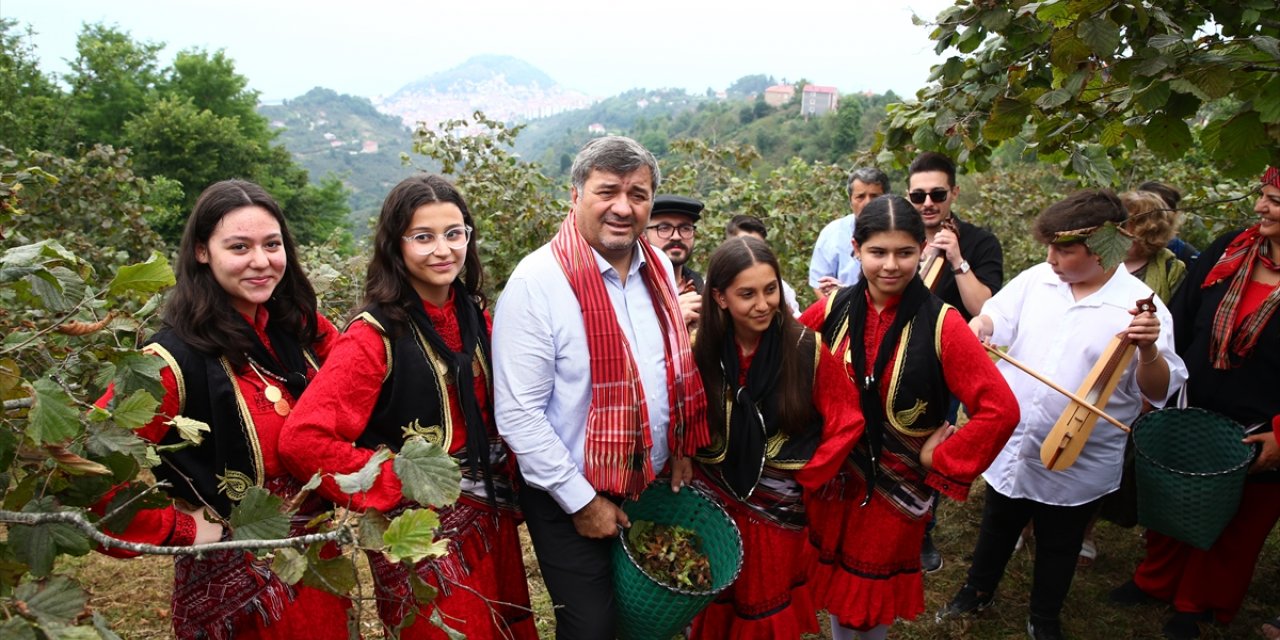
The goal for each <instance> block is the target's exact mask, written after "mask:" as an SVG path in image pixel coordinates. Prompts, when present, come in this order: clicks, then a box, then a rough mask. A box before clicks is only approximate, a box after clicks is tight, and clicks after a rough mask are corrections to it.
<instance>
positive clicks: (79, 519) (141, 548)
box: [0, 509, 355, 556]
mask: <svg viewBox="0 0 1280 640" xmlns="http://www.w3.org/2000/svg"><path fill="white" fill-rule="evenodd" d="M0 522H3V523H6V524H25V525H41V524H53V523H63V524H69V525H71V526H74V527H75V528H77V529H79V530H80V531H82V532H83V533H84V534H85V535H87V536H88V537H89V538H90V539H92V540H93V541H94V542H97V543H98V544H100V545H102V546H103V547H106V548H117V549H124V550H125V551H132V552H134V553H142V554H147V555H157V556H181V555H200V554H203V553H209V552H212V551H226V550H236V549H238V550H243V551H252V550H256V549H285V548H291V547H292V548H302V547H306V546H307V545H310V544H313V543H316V542H336V543H338V544H342V545H347V544H351V543H353V542H354V541H355V532H354V531H352V530H351V528H350V527H338V528H336V529H334V530H333V531H329V532H326V533H312V534H307V535H305V536H297V537H294V538H282V539H279V540H232V541H228V542H211V543H208V544H193V545H188V546H182V547H162V546H158V545H154V544H143V543H139V542H125V541H124V540H118V539H116V538H113V537H111V536H109V535H107V534H105V533H103V532H102V531H99V530H98V528H97V527H96V526H94V524H93V523H92V522H90V521H89V520H88V519H87V518H85V517H84V514H83V513H80V512H78V511H56V512H53V513H21V512H17V511H6V510H3V509H0Z"/></svg>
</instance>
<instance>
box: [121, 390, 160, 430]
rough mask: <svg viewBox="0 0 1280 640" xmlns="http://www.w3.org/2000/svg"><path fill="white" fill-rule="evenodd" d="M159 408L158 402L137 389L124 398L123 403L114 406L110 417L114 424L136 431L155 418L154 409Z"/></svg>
mask: <svg viewBox="0 0 1280 640" xmlns="http://www.w3.org/2000/svg"><path fill="white" fill-rule="evenodd" d="M159 406H160V401H159V400H156V399H155V397H153V396H152V395H151V394H149V393H147V392H146V391H143V390H141V389H139V390H137V391H134V392H133V395H131V396H129V397H128V398H125V399H124V401H123V402H120V403H118V404H116V408H115V411H113V412H112V414H111V417H112V418H114V419H115V421H116V424H118V425H120V426H122V427H124V428H126V429H137V428H139V427H142V426H144V425H146V424H147V423H149V422H151V419H152V418H154V417H156V408H157V407H159Z"/></svg>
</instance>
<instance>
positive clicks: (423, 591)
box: [409, 571, 440, 605]
mask: <svg viewBox="0 0 1280 640" xmlns="http://www.w3.org/2000/svg"><path fill="white" fill-rule="evenodd" d="M409 589H410V590H411V591H412V592H413V599H414V601H416V602H417V603H418V604H419V605H424V604H431V601H433V600H435V599H436V596H437V595H439V593H440V591H439V590H438V589H436V588H435V587H433V586H431V585H430V584H428V583H427V581H426V580H423V579H422V578H421V577H420V576H419V575H418V572H417V571H411V572H409Z"/></svg>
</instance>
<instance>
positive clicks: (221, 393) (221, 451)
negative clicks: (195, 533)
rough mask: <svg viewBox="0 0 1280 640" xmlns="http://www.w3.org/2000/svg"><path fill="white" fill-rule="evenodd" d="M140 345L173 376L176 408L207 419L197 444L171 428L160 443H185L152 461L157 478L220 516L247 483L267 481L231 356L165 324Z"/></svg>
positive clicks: (310, 360) (312, 358)
mask: <svg viewBox="0 0 1280 640" xmlns="http://www.w3.org/2000/svg"><path fill="white" fill-rule="evenodd" d="M143 351H146V352H148V353H152V354H155V355H157V356H160V357H161V358H163V359H164V360H165V362H166V363H167V364H168V365H169V368H170V370H171V371H172V372H173V375H174V378H175V380H176V381H177V387H178V414H179V415H181V416H184V417H187V418H191V419H193V420H199V421H201V422H204V423H206V424H208V425H209V433H208V434H207V435H206V436H205V437H204V440H203V441H202V442H201V444H198V445H191V444H189V443H187V442H186V441H184V440H183V439H182V437H181V435H180V434H179V432H178V430H177V429H169V431H168V432H167V433H166V434H165V436H164V438H163V439H161V441H160V444H161V445H176V444H187V446H186V447H185V448H183V449H179V450H176V451H168V452H165V453H164V454H163V455H162V456H161V458H162V460H163V463H162V464H160V465H159V466H157V467H155V469H154V470H153V472H154V473H155V476H156V479H158V480H165V481H167V482H169V484H171V485H172V486H171V487H170V488H169V489H168V490H167V493H168V494H169V495H170V496H171V497H174V498H178V499H181V500H185V501H186V502H187V503H189V504H190V505H191V506H199V505H201V504H205V503H207V504H208V505H209V506H211V507H213V509H214V510H215V511H217V513H218V514H219V515H221V516H223V517H228V516H229V515H230V514H231V507H232V506H233V503H234V502H237V501H239V500H240V499H242V498H243V497H244V496H245V492H246V491H248V489H249V487H255V486H256V487H261V486H263V483H264V482H265V481H266V478H265V477H264V476H265V472H264V470H263V460H262V447H261V445H260V444H259V442H258V430H257V427H256V426H255V425H254V423H253V416H252V414H250V412H249V406H248V403H247V402H246V401H245V398H244V395H243V394H242V393H241V390H240V385H239V383H238V382H237V380H236V375H235V371H234V370H233V368H232V365H231V362H230V361H228V360H227V359H226V358H224V357H213V356H210V355H207V354H204V353H201V352H199V351H196V350H195V349H192V348H191V347H189V346H188V345H187V343H185V342H183V341H182V340H181V339H179V338H178V337H177V336H176V335H175V334H174V333H173V332H172V331H170V330H169V329H168V328H165V329H162V330H161V331H160V332H158V333H157V334H156V335H154V336H152V337H151V339H150V340H149V341H148V342H147V344H146V346H144V347H143ZM303 356H304V357H305V358H306V359H307V364H308V365H309V366H310V367H311V369H312V370H313V371H314V370H317V369H319V364H318V363H317V360H316V358H315V355H314V354H313V353H311V352H310V351H309V350H307V349H304V350H303Z"/></svg>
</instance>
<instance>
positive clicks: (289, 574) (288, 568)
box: [271, 549, 307, 585]
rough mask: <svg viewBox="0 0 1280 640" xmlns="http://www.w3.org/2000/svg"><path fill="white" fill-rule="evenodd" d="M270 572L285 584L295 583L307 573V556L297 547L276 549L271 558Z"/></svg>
mask: <svg viewBox="0 0 1280 640" xmlns="http://www.w3.org/2000/svg"><path fill="white" fill-rule="evenodd" d="M271 572H272V573H274V574H276V575H277V576H280V579H281V580H283V581H284V582H285V584H291V585H292V584H297V583H298V581H299V580H301V579H302V576H304V575H306V573H307V557H306V556H305V555H303V554H302V552H300V551H298V550H297V549H277V550H276V551H275V557H274V558H273V559H272V560H271Z"/></svg>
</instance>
